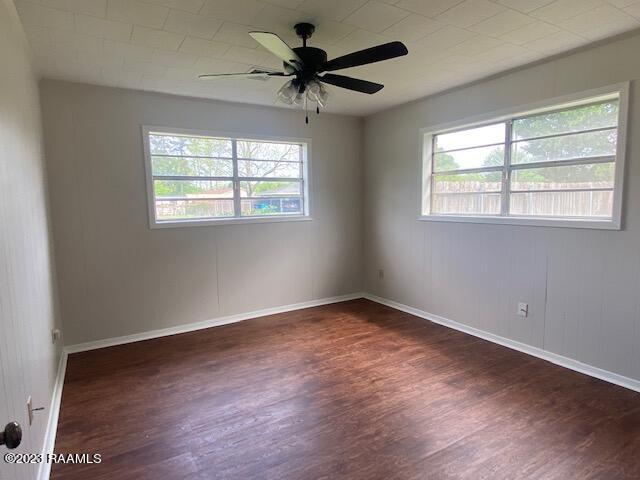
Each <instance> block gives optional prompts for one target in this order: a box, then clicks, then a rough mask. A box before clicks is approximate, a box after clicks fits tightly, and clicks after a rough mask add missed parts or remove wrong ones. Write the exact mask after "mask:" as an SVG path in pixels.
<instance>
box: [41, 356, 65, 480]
mask: <svg viewBox="0 0 640 480" xmlns="http://www.w3.org/2000/svg"><path fill="white" fill-rule="evenodd" d="M66 372H67V351H66V350H65V349H63V350H62V352H61V353H60V361H59V362H58V374H57V375H56V383H55V385H54V386H53V394H52V395H51V405H50V406H49V419H48V420H47V430H46V432H45V434H44V445H43V446H42V458H43V459H45V460H46V458H47V455H48V454H50V453H53V447H54V446H55V443H56V432H57V431H58V417H59V415H60V404H61V402H62V387H63V386H64V376H65V373H66ZM50 473H51V463H49V462H47V461H43V462H42V463H40V467H39V468H38V480H49V474H50Z"/></svg>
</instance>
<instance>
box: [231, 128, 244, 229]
mask: <svg viewBox="0 0 640 480" xmlns="http://www.w3.org/2000/svg"><path fill="white" fill-rule="evenodd" d="M231 155H232V157H233V216H234V217H241V216H242V215H241V203H240V179H239V172H238V141H237V140H236V139H235V138H234V139H232V140H231Z"/></svg>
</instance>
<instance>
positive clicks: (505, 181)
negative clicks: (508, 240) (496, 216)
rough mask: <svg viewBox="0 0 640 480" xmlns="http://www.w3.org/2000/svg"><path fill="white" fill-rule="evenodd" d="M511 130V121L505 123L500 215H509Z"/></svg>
mask: <svg viewBox="0 0 640 480" xmlns="http://www.w3.org/2000/svg"><path fill="white" fill-rule="evenodd" d="M512 130H513V120H507V121H506V122H505V129H504V131H505V134H504V136H505V139H504V170H503V172H502V202H501V205H500V215H501V216H503V217H506V216H508V215H509V196H510V194H511V192H510V190H511V187H510V185H511V140H512V138H511V135H512V134H511V132H512Z"/></svg>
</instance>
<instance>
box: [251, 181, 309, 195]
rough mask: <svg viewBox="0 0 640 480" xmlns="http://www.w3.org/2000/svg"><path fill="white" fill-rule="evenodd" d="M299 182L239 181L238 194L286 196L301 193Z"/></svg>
mask: <svg viewBox="0 0 640 480" xmlns="http://www.w3.org/2000/svg"><path fill="white" fill-rule="evenodd" d="M301 187H302V185H301V183H300V182H296V181H292V182H272V181H258V182H240V195H241V196H242V197H288V196H291V195H301V194H302V188H301Z"/></svg>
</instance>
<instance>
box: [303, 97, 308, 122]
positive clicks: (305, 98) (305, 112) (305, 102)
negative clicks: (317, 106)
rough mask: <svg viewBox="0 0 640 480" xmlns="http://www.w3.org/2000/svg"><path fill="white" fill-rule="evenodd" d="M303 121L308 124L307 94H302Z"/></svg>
mask: <svg viewBox="0 0 640 480" xmlns="http://www.w3.org/2000/svg"><path fill="white" fill-rule="evenodd" d="M304 123H306V124H309V109H308V108H307V94H306V93H305V95H304Z"/></svg>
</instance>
